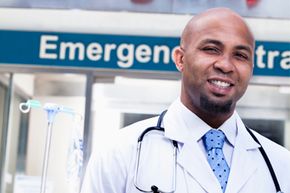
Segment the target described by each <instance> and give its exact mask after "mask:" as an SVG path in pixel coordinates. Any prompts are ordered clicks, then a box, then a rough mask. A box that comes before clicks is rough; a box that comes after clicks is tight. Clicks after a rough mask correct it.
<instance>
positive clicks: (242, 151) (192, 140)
mask: <svg viewBox="0 0 290 193" xmlns="http://www.w3.org/2000/svg"><path fill="white" fill-rule="evenodd" d="M182 108H183V107H182V104H181V102H180V99H178V100H176V101H175V102H174V103H173V104H172V105H171V106H170V107H169V109H168V112H167V113H166V115H165V117H164V128H165V136H166V137H168V138H169V139H172V140H176V141H178V142H179V147H180V148H179V154H178V158H177V162H178V164H179V165H180V166H181V167H182V168H184V169H185V170H186V171H187V172H188V173H189V174H190V175H191V176H192V177H193V178H194V179H195V180H196V181H197V182H198V183H199V184H200V185H201V186H202V187H203V188H204V189H205V190H206V191H207V192H219V191H221V189H220V185H219V182H218V180H217V179H216V177H215V176H214V174H213V172H212V171H211V168H210V166H209V164H208V163H207V160H206V157H205V155H204V154H203V152H202V151H201V149H200V146H199V145H198V143H197V141H198V138H199V137H200V136H202V135H203V134H204V133H205V132H206V131H207V130H209V129H210V127H209V126H208V125H207V124H205V123H200V124H198V125H199V126H198V127H202V129H200V128H198V127H194V129H193V128H190V127H188V126H189V125H192V124H190V123H189V122H186V120H185V119H184V117H185V116H189V115H191V116H192V121H200V119H199V118H198V117H197V116H196V115H194V114H193V113H192V112H190V111H189V110H184V109H182ZM234 116H235V117H236V124H237V136H236V140H235V149H234V154H233V159H232V165H231V171H230V176H229V182H228V185H227V189H226V193H230V192H238V190H239V189H240V188H241V187H242V186H243V185H244V184H245V183H246V182H247V180H249V178H250V177H251V175H252V174H253V173H254V172H255V171H256V169H257V164H256V162H255V160H253V159H254V158H253V157H254V156H253V155H251V154H252V153H253V152H254V151H253V150H256V149H257V148H258V147H259V144H257V143H256V142H255V141H254V140H253V139H252V137H251V136H250V134H249V133H248V132H247V130H246V128H245V126H244V124H243V122H242V120H241V119H240V117H239V116H238V114H237V113H236V112H234ZM194 132H196V133H194ZM195 134H197V135H198V136H196V135H195Z"/></svg>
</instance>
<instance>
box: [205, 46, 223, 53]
mask: <svg viewBox="0 0 290 193" xmlns="http://www.w3.org/2000/svg"><path fill="white" fill-rule="evenodd" d="M201 50H202V51H204V52H206V53H208V54H219V53H221V50H220V49H219V48H217V47H214V46H206V47H203V48H201Z"/></svg>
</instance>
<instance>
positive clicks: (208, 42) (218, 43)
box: [199, 39, 224, 46]
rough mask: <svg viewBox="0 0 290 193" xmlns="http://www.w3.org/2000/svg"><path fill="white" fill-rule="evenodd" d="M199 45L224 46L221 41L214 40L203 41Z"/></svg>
mask: <svg viewBox="0 0 290 193" xmlns="http://www.w3.org/2000/svg"><path fill="white" fill-rule="evenodd" d="M199 44H200V45H204V44H215V45H217V46H224V44H223V43H222V42H221V41H219V40H214V39H204V40H202V41H201V42H200V43H199Z"/></svg>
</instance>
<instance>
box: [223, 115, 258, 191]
mask: <svg viewBox="0 0 290 193" xmlns="http://www.w3.org/2000/svg"><path fill="white" fill-rule="evenodd" d="M236 116H237V127H238V134H237V138H236V144H235V149H234V153H233V159H232V165H231V171H230V176H229V180H228V185H227V188H226V192H225V193H231V192H239V190H240V189H241V188H242V187H243V186H244V185H245V184H246V182H247V181H248V180H249V179H250V177H251V176H252V175H253V174H254V173H255V171H256V170H257V168H258V166H257V161H256V160H255V156H254V154H255V153H257V149H258V148H259V147H260V145H259V144H258V143H257V142H255V141H254V139H253V138H252V137H251V135H250V134H249V133H248V131H247V130H246V127H245V125H244V124H243V122H242V120H241V119H240V117H239V116H238V115H236Z"/></svg>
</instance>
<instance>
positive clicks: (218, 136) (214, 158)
mask: <svg viewBox="0 0 290 193" xmlns="http://www.w3.org/2000/svg"><path fill="white" fill-rule="evenodd" d="M202 139H203V143H204V146H205V148H206V151H207V160H208V162H209V165H210V167H211V168H212V171H213V172H214V174H215V176H216V177H217V179H218V181H219V182H220V185H221V189H222V191H223V192H225V189H226V186H227V182H228V177H229V173H230V168H229V166H228V164H227V162H226V160H225V156H224V153H223V150H222V148H223V145H224V142H225V134H224V133H223V132H222V131H220V130H216V129H211V130H210V131H208V132H207V133H206V134H205V135H204V136H203V138H202Z"/></svg>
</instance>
